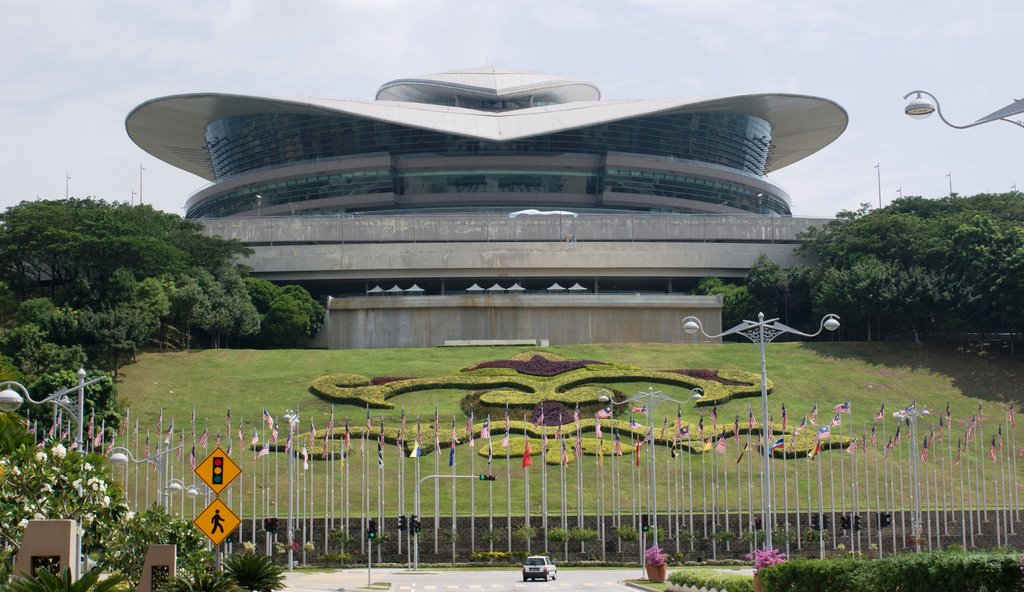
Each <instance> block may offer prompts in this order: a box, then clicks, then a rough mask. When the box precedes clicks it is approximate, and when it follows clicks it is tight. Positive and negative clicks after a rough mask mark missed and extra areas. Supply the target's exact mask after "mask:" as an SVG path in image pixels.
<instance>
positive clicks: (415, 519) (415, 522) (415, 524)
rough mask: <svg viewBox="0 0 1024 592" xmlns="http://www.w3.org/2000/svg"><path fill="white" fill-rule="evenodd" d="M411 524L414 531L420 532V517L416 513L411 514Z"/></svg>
mask: <svg viewBox="0 0 1024 592" xmlns="http://www.w3.org/2000/svg"><path fill="white" fill-rule="evenodd" d="M409 525H410V526H411V527H412V531H413V532H415V533H417V534H419V532H420V517H419V516H417V515H416V514H413V515H412V516H409Z"/></svg>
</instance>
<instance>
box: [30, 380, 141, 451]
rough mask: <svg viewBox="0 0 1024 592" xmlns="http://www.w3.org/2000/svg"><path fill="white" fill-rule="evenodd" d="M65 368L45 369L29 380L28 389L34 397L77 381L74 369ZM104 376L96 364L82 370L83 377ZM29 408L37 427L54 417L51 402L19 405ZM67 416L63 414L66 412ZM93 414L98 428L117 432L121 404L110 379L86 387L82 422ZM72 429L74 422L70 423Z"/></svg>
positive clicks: (86, 420) (69, 385)
mask: <svg viewBox="0 0 1024 592" xmlns="http://www.w3.org/2000/svg"><path fill="white" fill-rule="evenodd" d="M67 368H68V366H65V367H64V369H61V370H54V371H52V372H47V373H46V374H42V375H40V376H38V377H36V378H35V379H34V380H33V381H32V382H31V383H30V384H28V385H27V386H28V390H29V392H30V393H33V396H34V397H35V398H37V399H40V398H42V397H45V396H47V395H49V394H50V393H53V392H56V391H57V390H59V389H61V388H64V387H72V386H74V385H76V384H78V376H77V371H75V370H68V369H67ZM100 376H106V373H105V372H103V371H102V370H99V369H97V368H90V369H89V370H87V371H86V373H85V380H86V381H89V380H92V379H93V378H97V377H100ZM28 411H31V412H32V419H33V420H37V421H39V425H40V426H41V427H40V429H44V428H49V426H50V423H51V421H52V418H53V407H52V406H51V405H31V406H30V405H24V406H22V408H21V409H19V412H20V413H27V412H28ZM65 417H66V416H65ZM90 417H94V426H95V429H96V431H99V429H100V426H101V425H104V423H105V424H106V427H107V434H111V433H116V430H117V429H118V427H119V426H120V425H121V421H122V419H123V411H122V409H121V404H120V403H119V402H118V400H117V386H116V385H115V384H114V381H113V380H111V379H109V378H108V379H106V380H101V381H99V382H97V383H95V384H91V385H89V386H87V387H85V422H86V424H88V423H89V418H90ZM72 429H74V426H72Z"/></svg>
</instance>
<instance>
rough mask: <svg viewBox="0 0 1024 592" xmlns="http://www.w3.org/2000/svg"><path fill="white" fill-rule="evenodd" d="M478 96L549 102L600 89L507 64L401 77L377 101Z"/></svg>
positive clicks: (587, 96)
mask: <svg viewBox="0 0 1024 592" xmlns="http://www.w3.org/2000/svg"><path fill="white" fill-rule="evenodd" d="M457 96H458V97H462V98H475V99H524V98H528V97H532V98H533V100H534V101H537V102H546V103H568V102H573V101H596V100H598V99H600V98H601V91H600V90H598V88H597V87H596V86H594V84H593V83H591V82H587V81H585V80H570V79H568V78H562V77H560V76H552V75H550V74H541V73H539V72H529V71H526V70H509V69H505V68H495V67H492V66H488V67H486V68H472V69H469V70H458V71H455V72H444V73H442V74H429V75H426V76H417V77H415V78H400V79H398V80H392V81H391V82H386V83H384V84H383V85H381V87H380V89H379V90H378V91H377V100H378V101H407V102H414V103H435V102H438V101H440V100H445V99H449V100H453V99H454V98H455V97H457Z"/></svg>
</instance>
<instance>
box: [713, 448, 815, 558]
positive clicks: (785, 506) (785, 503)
mask: <svg viewBox="0 0 1024 592" xmlns="http://www.w3.org/2000/svg"><path fill="white" fill-rule="evenodd" d="M782 435H783V437H785V435H786V431H785V428H783V431H782ZM772 456H774V455H772ZM776 462H778V460H777V459H776ZM788 470H789V454H788V453H787V452H786V446H785V444H783V446H782V511H783V514H782V515H783V516H784V517H785V518H784V519H785V521H786V523H785V530H786V555H789V554H790V548H789V539H790V538H792V537H790V536H789V478H788ZM727 478H728V477H727ZM796 498H797V509H796V514H797V516H799V515H800V496H799V495H797V496H796ZM799 520H800V518H797V521H798V522H799Z"/></svg>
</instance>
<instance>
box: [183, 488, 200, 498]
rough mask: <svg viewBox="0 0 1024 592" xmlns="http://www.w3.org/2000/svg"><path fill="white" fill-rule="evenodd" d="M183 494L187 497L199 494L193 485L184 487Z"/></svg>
mask: <svg viewBox="0 0 1024 592" xmlns="http://www.w3.org/2000/svg"><path fill="white" fill-rule="evenodd" d="M185 495H187V496H189V497H195V496H197V495H199V490H198V489H196V488H195V487H188V488H186V489H185Z"/></svg>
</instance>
